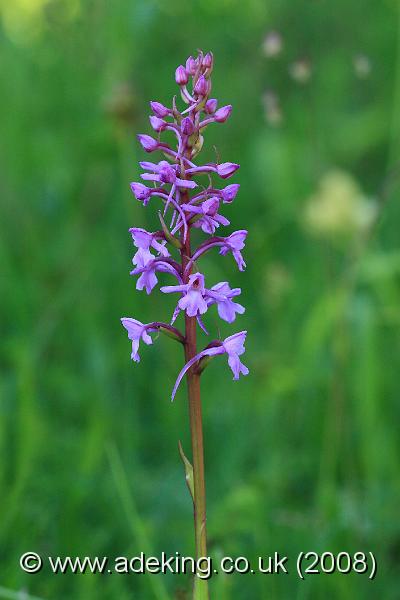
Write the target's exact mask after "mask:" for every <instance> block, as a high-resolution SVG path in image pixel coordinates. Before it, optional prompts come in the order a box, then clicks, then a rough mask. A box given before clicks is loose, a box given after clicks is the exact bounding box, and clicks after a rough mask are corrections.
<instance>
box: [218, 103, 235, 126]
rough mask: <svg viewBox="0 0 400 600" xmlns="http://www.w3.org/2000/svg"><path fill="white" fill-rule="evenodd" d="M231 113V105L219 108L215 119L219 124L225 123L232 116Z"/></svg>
mask: <svg viewBox="0 0 400 600" xmlns="http://www.w3.org/2000/svg"><path fill="white" fill-rule="evenodd" d="M231 112H232V106H231V105H230V104H228V105H227V106H221V108H219V109H218V110H217V112H216V113H215V115H214V119H215V120H216V121H217V123H225V121H226V120H227V119H228V117H229V116H230V114H231Z"/></svg>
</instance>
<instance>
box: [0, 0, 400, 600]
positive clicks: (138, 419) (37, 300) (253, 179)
mask: <svg viewBox="0 0 400 600" xmlns="http://www.w3.org/2000/svg"><path fill="white" fill-rule="evenodd" d="M0 13H1V18H2V28H1V32H0V48H1V75H0V77H1V81H2V85H1V97H0V105H1V110H0V131H1V140H2V143H1V147H0V168H1V179H0V187H1V219H0V228H1V238H0V264H1V308H2V311H1V313H2V325H1V354H0V359H1V367H2V377H1V404H0V451H1V469H0V489H1V492H0V515H1V517H0V546H1V551H0V565H1V568H0V586H2V587H1V590H0V597H1V598H20V599H21V598H29V596H26V595H22V594H18V591H19V590H26V591H27V592H29V593H30V594H32V595H34V596H38V597H40V598H43V599H45V600H55V599H57V600H70V599H72V598H73V599H74V600H92V599H93V600H94V599H96V600H99V599H102V598H104V599H105V598H107V599H109V598H118V599H119V600H124V599H128V598H140V599H142V598H143V599H147V598H149V599H150V598H157V599H165V598H171V599H172V598H176V599H179V598H180V599H182V598H185V597H187V596H185V590H188V589H190V580H189V578H188V577H185V576H180V577H178V576H175V577H172V576H157V577H156V576H154V575H148V576H135V575H131V576H122V575H112V576H108V575H96V576H93V575H89V574H87V575H70V576H66V575H51V574H50V573H49V569H48V568H45V569H43V571H42V572H41V573H40V574H37V575H27V574H24V573H22V571H21V569H20V568H19V565H18V560H19V556H20V555H21V554H22V553H23V552H26V551H27V550H34V551H37V552H39V553H40V554H43V555H44V556H57V555H61V556H65V555H68V554H69V555H72V556H76V555H78V556H85V555H89V556H95V555H99V556H103V555H104V556H105V555H107V556H110V557H114V556H118V555H125V556H134V555H135V554H137V553H139V552H140V551H142V550H145V551H146V552H148V553H153V554H160V553H161V551H165V552H167V553H171V554H173V553H175V552H176V551H179V552H180V553H181V554H186V555H187V554H189V553H191V552H192V549H193V541H192V515H191V504H190V498H189V495H188V493H187V490H186V487H185V482H184V476H183V468H182V465H181V462H180V459H179V455H178V450H177V444H178V440H179V439H180V440H182V444H183V446H184V448H185V449H186V452H189V444H190V442H189V436H188V422H187V410H186V404H185V394H184V391H183V388H182V390H181V391H180V393H179V395H178V398H177V400H176V402H175V403H174V404H173V405H171V403H170V402H169V393H170V390H171V388H172V385H173V382H174V378H175V376H176V374H177V372H178V370H179V368H180V365H181V364H182V356H181V352H180V349H179V348H178V347H176V348H175V346H173V343H172V342H171V341H170V340H168V339H161V338H160V339H159V340H158V341H157V344H156V345H155V346H153V347H151V348H145V349H144V351H143V352H142V362H141V364H140V366H137V365H133V364H132V363H131V362H130V359H129V354H130V347H129V342H128V340H127V338H126V335H125V332H124V330H123V329H122V328H121V326H120V323H119V318H120V316H124V315H126V316H128V315H130V316H135V317H137V318H139V319H140V320H143V321H145V322H146V321H149V320H153V319H167V318H168V315H169V314H170V309H171V307H172V302H173V300H172V299H171V301H170V300H169V299H166V298H165V297H161V294H159V293H154V294H153V295H152V296H151V298H150V299H148V298H147V297H144V296H143V295H142V294H140V293H137V292H136V291H135V289H134V281H133V280H132V278H130V277H129V270H130V257H131V255H132V246H131V241H130V239H129V235H128V233H127V229H128V227H130V226H133V225H136V226H142V227H152V226H154V224H155V221H154V218H153V216H152V215H151V211H150V210H148V211H144V210H143V209H142V207H141V206H140V205H139V203H138V202H136V201H135V200H134V199H133V197H132V196H131V193H130V190H129V182H130V181H132V180H136V179H137V178H138V166H137V160H138V159H140V158H142V157H143V153H142V152H141V151H140V149H138V145H137V143H136V141H135V137H134V134H135V133H138V132H149V125H148V122H147V113H148V101H149V100H151V99H153V100H155V99H157V100H160V101H162V102H164V103H168V102H169V101H170V98H171V96H172V95H173V94H174V93H176V88H175V84H174V80H173V73H174V70H175V67H176V66H177V65H178V64H180V63H181V62H183V61H184V60H185V58H186V57H187V56H188V55H189V54H191V53H193V52H195V50H196V48H198V47H201V48H202V49H204V50H205V51H207V50H212V51H213V52H214V54H215V64H216V67H215V71H214V93H215V96H216V97H218V98H219V99H220V101H221V102H222V103H228V102H229V103H232V104H233V106H234V112H233V114H232V117H231V119H230V120H229V122H228V123H227V124H226V125H224V126H223V127H222V126H221V127H220V126H215V127H214V128H209V129H208V131H207V136H206V144H205V150H204V155H205V157H209V158H212V157H213V156H215V150H214V148H213V146H214V145H215V146H216V148H217V152H218V155H219V156H220V157H222V160H231V161H237V162H239V163H241V170H240V171H239V173H238V176H237V177H236V178H235V181H240V183H241V191H240V195H239V196H238V198H237V200H236V202H235V203H234V205H232V206H229V207H227V211H226V213H227V215H228V217H229V218H230V219H231V221H232V226H233V227H234V228H246V229H248V230H249V232H250V235H249V240H248V245H247V248H246V254H245V258H246V261H247V263H248V269H247V271H246V272H245V273H244V274H239V273H238V272H237V270H236V268H235V265H234V263H233V261H232V260H230V259H229V258H225V259H223V258H221V259H220V260H218V261H216V260H214V257H210V259H205V262H204V265H205V268H206V269H207V271H208V273H209V274H210V276H209V279H210V281H214V280H215V281H218V280H221V279H225V278H226V279H229V281H231V282H232V284H234V285H235V286H236V285H240V286H241V287H242V290H243V293H242V300H243V303H244V304H245V305H246V306H247V312H246V314H245V315H244V316H243V317H240V323H239V324H238V328H240V329H243V328H246V329H248V331H249V336H248V340H247V353H246V361H245V362H246V364H248V365H249V367H250V369H251V374H250V376H249V377H247V378H243V379H242V380H241V381H240V382H238V383H233V382H232V381H231V376H230V374H229V372H228V369H227V366H226V363H225V361H224V360H222V359H221V360H218V361H217V360H216V361H214V362H213V363H212V365H211V366H210V367H209V368H208V369H207V371H206V372H205V374H204V377H203V399H204V419H205V437H206V440H205V441H206V463H207V485H208V515H209V517H208V527H209V536H210V552H211V554H212V555H213V556H221V555H231V556H237V555H242V556H243V555H244V556H247V557H248V558H250V559H253V558H255V557H256V556H258V555H264V556H266V555H268V554H269V553H273V552H274V551H280V552H281V553H283V554H286V555H288V556H289V560H290V561H291V562H290V565H291V569H290V575H289V576H284V575H279V576H267V575H264V576H263V575H247V576H246V575H235V576H222V575H220V576H217V577H214V578H213V579H212V580H211V590H212V594H213V596H212V597H213V598H217V599H218V600H228V599H231V598H240V599H241V600H247V599H249V600H253V599H254V598H262V599H264V598H269V599H282V598H284V599H289V598H290V599H293V598H296V599H299V600H305V599H312V600H315V599H319V598H321V599H322V598H323V599H329V598H340V599H344V600H347V599H354V598H376V597H382V598H385V599H388V600H390V599H395V598H398V597H399V596H398V594H399V592H398V574H399V566H398V565H399V556H400V522H399V516H398V514H399V494H400V466H399V451H400V448H399V441H400V438H399V433H398V431H399V427H398V423H399V419H400V405H399V402H398V398H399V394H400V383H399V360H398V359H399V351H400V337H399V326H400V302H399V301H400V287H399V282H400V248H399V217H400V209H399V204H398V201H397V198H398V191H399V185H398V183H399V180H398V176H399V163H398V158H399V157H398V151H399V131H400V113H399V106H400V62H399V61H400V55H399V48H400V34H399V22H400V19H399V14H400V8H399V2H398V0H391V1H390V0H386V1H383V2H374V1H372V0H363V1H362V2H361V1H357V2H348V0H336V1H335V2H334V3H332V2H330V1H329V0H309V1H304V2H302V1H300V0H295V1H294V0H291V1H278V0H271V1H268V0H249V1H248V2H246V3H243V2H239V0H197V1H193V2H182V0H169V2H167V1H162V0H131V1H128V0H116V1H114V2H106V1H105V0H86V1H83V0H14V1H13V2H12V3H11V2H6V0H4V1H3V0H2V2H1V3H0ZM271 31H275V32H277V33H278V34H279V35H278V37H275V38H272V41H271V38H269V42H268V40H267V42H264V40H265V36H266V35H267V34H268V32H271ZM274 35H275V36H276V34H274ZM274 39H275V42H276V39H278V40H279V43H280V44H281V47H279V43H278V48H277V46H276V43H275V42H274ZM274 43H275V46H274ZM271 48H272V50H271ZM326 177H328V179H326ZM335 178H336V179H335ZM335 181H339V183H338V185H339V188H337V187H335V186H336V184H335ZM327 182H328V183H327ZM346 182H347V183H346ZM340 185H342V186H344V188H343V187H340ZM346 186H347V187H346ZM343 189H345V192H343ZM342 192H343V193H342ZM343 194H344V195H343ZM311 197H312V198H311ZM310 198H311V200H310ZM343 198H345V200H343ZM353 200H354V210H353V204H351V207H352V208H351V210H350V209H349V210H347V209H348V207H349V206H350V204H349V203H352V202H353ZM313 203H316V204H313ZM315 206H317V208H316V211H317V212H316V213H315V211H314V208H313V207H315ZM337 206H341V207H342V212H341V213H340V215H339V214H338V213H337V211H336V207H337ZM318 207H319V208H318ZM366 207H369V208H368V211H369V212H368V211H367V212H365V210H364V209H366ZM360 211H361V212H360ZM362 211H364V212H362ZM310 214H311V215H312V216H311V218H310ZM316 215H317V216H316ZM349 215H351V216H349ZM354 215H355V216H354ZM365 215H367V216H368V215H369V217H368V218H366V217H365ZM372 217H373V218H372ZM346 219H347V220H346ZM321 222H322V223H323V224H322V225H321ZM213 319H214V317H210V319H209V321H208V324H209V326H210V328H211V329H212V330H213V331H215V332H216V331H217V329H216V327H217V325H218V324H217V322H216V320H215V321H213ZM214 326H215V327H214ZM229 332H232V328H231V327H226V328H223V330H222V332H221V334H222V335H225V334H229ZM171 344H172V347H171ZM301 550H303V551H308V550H316V551H324V550H331V551H333V552H338V551H342V550H346V551H350V552H353V551H356V550H364V551H369V550H370V551H373V552H374V553H375V555H376V558H377V561H378V575H377V577H376V579H375V581H374V582H371V581H369V580H368V579H367V578H366V577H365V576H361V575H347V576H343V575H319V576H315V575H314V576H311V577H309V578H308V579H307V580H306V581H305V582H302V581H300V580H299V579H298V577H297V576H296V574H295V569H294V558H295V556H296V554H297V553H298V552H299V551H301ZM7 590H9V591H8V592H7Z"/></svg>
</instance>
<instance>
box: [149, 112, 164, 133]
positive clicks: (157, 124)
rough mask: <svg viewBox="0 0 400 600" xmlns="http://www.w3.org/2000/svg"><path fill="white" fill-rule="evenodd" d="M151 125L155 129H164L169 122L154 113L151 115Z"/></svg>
mask: <svg viewBox="0 0 400 600" xmlns="http://www.w3.org/2000/svg"><path fill="white" fill-rule="evenodd" d="M150 125H151V126H152V128H153V129H154V131H164V129H165V128H166V126H167V123H166V122H165V121H163V120H162V119H159V118H158V117H155V116H153V115H151V116H150Z"/></svg>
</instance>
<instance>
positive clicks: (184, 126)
mask: <svg viewBox="0 0 400 600" xmlns="http://www.w3.org/2000/svg"><path fill="white" fill-rule="evenodd" d="M193 131H194V125H193V121H192V119H190V117H185V118H184V119H182V123H181V132H182V133H183V135H192V133H193Z"/></svg>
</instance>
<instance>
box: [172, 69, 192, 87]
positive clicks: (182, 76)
mask: <svg viewBox="0 0 400 600" xmlns="http://www.w3.org/2000/svg"><path fill="white" fill-rule="evenodd" d="M175 81H176V83H177V84H178V85H186V84H187V82H188V81H189V77H188V74H187V71H186V69H185V67H184V66H182V65H179V67H178V68H177V69H176V71H175Z"/></svg>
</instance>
